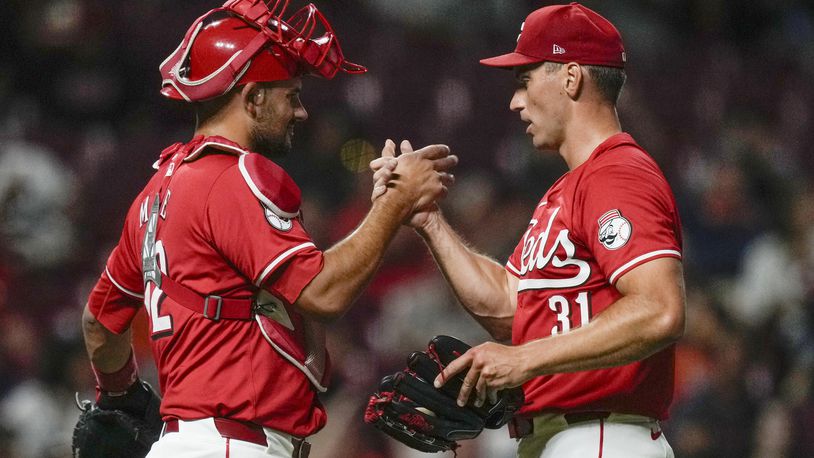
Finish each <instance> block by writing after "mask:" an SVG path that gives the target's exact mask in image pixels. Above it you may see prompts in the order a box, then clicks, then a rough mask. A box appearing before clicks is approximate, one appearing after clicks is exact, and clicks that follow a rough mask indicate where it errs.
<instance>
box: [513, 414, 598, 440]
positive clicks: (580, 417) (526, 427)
mask: <svg viewBox="0 0 814 458" xmlns="http://www.w3.org/2000/svg"><path fill="white" fill-rule="evenodd" d="M610 415H611V413H610V412H603V411H598V412H569V413H566V414H563V418H564V419H565V422H566V423H568V426H571V425H573V424H576V423H584V422H586V421H596V420H604V419H606V418H608V417H610ZM532 434H534V419H533V418H523V417H519V416H516V417H514V418H512V420H511V421H510V422H509V436H510V437H511V438H512V439H520V438H522V437H526V436H531V435H532Z"/></svg>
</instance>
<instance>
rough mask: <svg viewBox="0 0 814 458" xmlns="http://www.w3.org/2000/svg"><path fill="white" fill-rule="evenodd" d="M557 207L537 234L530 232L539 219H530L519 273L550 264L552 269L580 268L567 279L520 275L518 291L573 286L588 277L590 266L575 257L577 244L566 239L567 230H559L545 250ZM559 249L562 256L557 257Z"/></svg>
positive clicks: (581, 282)
mask: <svg viewBox="0 0 814 458" xmlns="http://www.w3.org/2000/svg"><path fill="white" fill-rule="evenodd" d="M559 212H560V207H557V208H555V209H554V210H553V211H552V212H551V216H550V217H549V218H548V224H547V225H546V228H545V229H544V230H543V231H541V232H540V233H539V234H537V236H534V235H532V231H533V230H534V228H535V227H537V223H538V221H537V220H536V219H532V220H531V222H530V223H529V228H528V230H527V231H526V233H525V235H523V252H522V254H521V256H520V275H522V276H524V277H525V276H526V274H527V273H529V272H531V271H533V270H535V269H536V270H540V271H542V270H544V269H545V268H546V267H547V266H549V264H550V265H551V267H552V268H556V269H566V268H572V267H576V268H578V269H579V270H578V271H577V273H576V275H574V276H572V277H570V278H529V279H527V278H522V279H520V282H519V285H518V290H519V291H523V290H526V289H545V288H572V287H575V286H579V285H581V284H583V283H585V281H586V280H588V278H589V277H590V276H591V266H590V265H589V264H588V263H587V262H585V261H583V260H582V259H578V258H575V257H574V255H575V254H576V251H577V250H576V246H574V242H572V241H571V239H569V238H568V232H569V231H568V229H562V230H560V231H559V233H558V234H557V235H556V237H554V240H553V243H552V244H551V246H550V247H549V249H548V250H546V247H547V245H548V241H549V239H550V238H551V237H550V236H551V228H552V226H553V224H554V220H555V218H556V217H557V214H558V213H559ZM559 248H562V251H564V252H565V257H561V256H558V255H557V254H556V253H557V250H558V249H559Z"/></svg>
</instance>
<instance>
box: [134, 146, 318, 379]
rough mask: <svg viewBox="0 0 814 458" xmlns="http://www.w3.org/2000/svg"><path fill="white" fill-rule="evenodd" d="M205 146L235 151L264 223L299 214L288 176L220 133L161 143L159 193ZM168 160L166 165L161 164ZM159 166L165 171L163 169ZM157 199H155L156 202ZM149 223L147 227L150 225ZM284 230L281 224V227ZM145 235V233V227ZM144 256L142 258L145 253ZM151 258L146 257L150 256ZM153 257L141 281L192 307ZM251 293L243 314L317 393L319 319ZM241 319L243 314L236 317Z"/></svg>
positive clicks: (259, 291)
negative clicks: (187, 141) (164, 147)
mask: <svg viewBox="0 0 814 458" xmlns="http://www.w3.org/2000/svg"><path fill="white" fill-rule="evenodd" d="M205 149H212V150H216V151H217V152H219V153H226V154H233V155H237V156H238V161H239V164H238V165H239V167H240V172H241V175H242V176H243V179H244V181H245V182H246V185H247V186H248V188H249V189H250V190H251V192H252V194H254V196H255V197H256V198H257V199H258V200H259V201H260V204H261V205H262V206H263V208H264V210H265V212H266V218H267V219H268V220H269V222H270V223H272V222H273V223H275V224H278V225H281V227H283V226H284V225H286V224H289V225H290V224H291V223H290V220H291V219H293V218H298V217H299V215H300V201H301V198H300V196H301V194H300V189H299V188H298V187H297V185H296V183H294V180H293V179H292V178H291V177H290V176H289V175H288V174H287V173H286V172H285V171H284V170H283V169H282V168H281V167H280V166H278V165H277V164H275V163H274V162H272V161H271V160H269V159H266V158H265V157H263V156H261V155H259V154H250V152H249V151H247V150H245V149H243V148H241V147H240V146H239V145H237V144H236V143H233V142H231V141H228V140H226V139H223V138H220V137H206V138H201V139H199V140H198V141H197V142H193V143H190V144H187V145H180V144H176V145H173V146H171V147H170V148H167V150H165V151H164V152H163V153H162V155H161V158H160V159H159V161H158V162H157V163H156V164H155V168H157V169H159V173H166V175H165V177H164V182H163V183H162V185H161V189H162V192H164V191H165V190H167V189H168V187H169V184H170V181H171V179H172V177H173V176H174V175H175V173H174V171H177V170H178V169H179V168H180V167H182V166H183V164H185V163H188V162H190V161H193V160H196V159H198V158H199V157H201V155H202V154H203V153H204V150H205ZM167 162H169V166H167V165H166V164H167ZM165 169H166V170H167V172H165ZM158 200H160V199H157V201H158ZM153 220H155V222H154V223H153V224H152V225H154V226H155V227H150V229H151V231H152V234H153V236H154V235H155V233H157V231H158V223H159V222H160V220H161V218H153ZM152 225H151V226H152ZM283 229H284V227H283ZM147 236H148V237H149V236H150V231H148V234H147ZM145 259H146V258H145ZM150 261H152V260H150ZM153 264H155V263H154V262H147V261H145V262H144V264H143V269H144V274H145V281H155V280H153V278H155V277H158V276H160V283H161V284H164V286H165V289H164V293H165V294H167V295H168V296H169V297H172V299H173V301H175V302H178V303H179V304H181V305H183V306H184V307H187V308H189V309H192V310H195V308H194V306H190V304H189V303H188V302H189V301H184V299H185V298H184V297H181V296H180V295H179V296H176V295H173V293H172V291H170V292H168V291H167V289H171V290H173V291H176V290H178V289H185V288H184V287H183V286H181V287H177V286H176V287H173V288H166V286H167V284H175V285H178V284H177V283H176V282H175V281H174V280H172V279H171V278H169V277H168V276H167V275H166V274H164V273H163V272H161V271H160V269H158V268H153V267H150V266H151V265H153ZM255 288H256V292H255V298H254V300H253V301H247V304H246V308H247V311H246V314H245V319H254V321H255V322H256V323H257V325H258V326H259V327H260V331H261V333H262V334H263V336H264V337H265V339H266V341H267V342H268V343H269V344H270V345H271V346H272V347H273V348H274V349H275V350H276V351H277V352H278V353H280V354H281V355H282V356H283V357H284V358H285V359H286V360H288V361H289V362H291V364H293V365H294V366H295V367H297V368H298V369H299V370H301V371H302V372H303V373H304V374H305V376H306V377H307V378H308V380H309V381H311V383H312V384H313V385H314V387H315V388H316V389H317V390H319V391H320V392H324V391H326V390H327V384H328V380H329V378H330V360H329V357H328V352H327V349H326V347H325V331H324V328H323V327H322V325H321V324H319V323H316V322H313V321H311V320H308V319H307V318H305V317H303V316H302V315H300V314H299V313H297V312H296V311H295V310H293V309H292V308H291V307H290V306H289V305H287V304H285V303H283V301H282V300H280V299H278V298H277V297H275V296H274V295H272V294H271V293H269V292H268V291H266V290H264V289H262V288H260V287H259V285H256V286H255ZM236 319H243V318H236Z"/></svg>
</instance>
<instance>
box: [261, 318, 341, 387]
mask: <svg viewBox="0 0 814 458" xmlns="http://www.w3.org/2000/svg"><path fill="white" fill-rule="evenodd" d="M254 320H255V321H257V325H258V326H259V327H260V332H262V333H263V337H265V338H266V340H267V341H268V343H270V344H271V346H272V347H274V349H275V350H277V353H279V354H281V355H283V358H285V359H287V360H288V361H289V362H290V363H291V364H293V365H294V366H295V367H296V368H297V369H299V370H300V371H302V373H303V374H305V376H306V377H308V380H310V381H311V383H313V384H314V387H316V389H317V390H318V391H319V392H320V393H324V392H326V391H328V387H325V386H322V385H321V384H320V383H319V380H317V379H316V377H314V374H312V373H311V371H310V370H308V368H307V367H305V366H303V365H302V364H300V362H299V361H297V360H296V358H294V357H293V356H291V355H289V354H288V353H286V352H285V351H284V350H283V349H282V348H280V346H279V345H277V344H276V343H274V340H273V339H272V338H271V337H269V335H268V334H266V330H265V329H263V324H262V323H260V317H259V316H257V315H255V316H254Z"/></svg>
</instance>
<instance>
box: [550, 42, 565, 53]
mask: <svg viewBox="0 0 814 458" xmlns="http://www.w3.org/2000/svg"><path fill="white" fill-rule="evenodd" d="M551 53H552V54H565V49H563V48H562V46H560V45H556V44H555V45H554V49H553V50H552V51H551Z"/></svg>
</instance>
